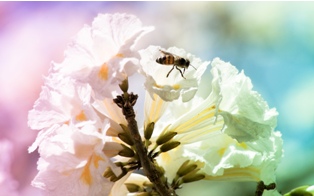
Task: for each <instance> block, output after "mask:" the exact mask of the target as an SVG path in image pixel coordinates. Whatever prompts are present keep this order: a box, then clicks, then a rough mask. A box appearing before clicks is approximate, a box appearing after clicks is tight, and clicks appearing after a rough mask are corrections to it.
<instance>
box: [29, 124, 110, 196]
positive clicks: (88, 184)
mask: <svg viewBox="0 0 314 196" xmlns="http://www.w3.org/2000/svg"><path fill="white" fill-rule="evenodd" d="M104 138H105V137H104V134H102V133H99V132H98V131H97V129H96V127H94V126H93V125H92V124H89V125H85V126H84V127H83V128H81V129H77V128H75V127H73V126H68V125H63V126H61V127H59V128H58V129H57V131H56V134H55V135H54V136H50V137H49V138H45V140H43V141H42V145H41V146H40V148H39V153H40V159H39V161H38V170H39V173H38V174H37V176H36V177H35V179H34V180H33V182H32V185H33V186H35V187H37V188H41V189H43V190H45V193H46V194H48V195H100V194H103V193H104V192H105V191H108V189H109V187H108V186H111V184H112V183H110V182H109V181H108V180H107V179H106V178H104V177H103V172H104V171H105V169H106V167H108V166H109V164H110V162H109V161H108V159H107V157H106V156H105V155H104V154H103V153H102V148H103V146H104V143H105V141H104Z"/></svg>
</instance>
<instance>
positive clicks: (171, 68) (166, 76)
mask: <svg viewBox="0 0 314 196" xmlns="http://www.w3.org/2000/svg"><path fill="white" fill-rule="evenodd" d="M174 67H175V65H174V66H173V67H172V68H171V70H170V71H169V72H168V74H167V76H166V77H167V78H168V76H169V74H170V73H171V72H172V70H173V69H174Z"/></svg>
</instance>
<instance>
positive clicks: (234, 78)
mask: <svg viewBox="0 0 314 196" xmlns="http://www.w3.org/2000/svg"><path fill="white" fill-rule="evenodd" d="M212 74H213V77H214V78H213V93H216V94H217V95H219V96H220V100H219V101H220V104H219V110H220V111H221V112H218V114H221V115H222V116H223V117H224V120H225V123H226V129H225V132H226V133H227V134H230V136H231V137H234V138H235V139H237V140H238V141H239V142H241V141H251V140H254V139H257V138H258V137H268V136H269V135H270V132H271V131H273V129H274V128H275V126H276V124H277V112H276V110H275V109H269V107H268V105H267V103H266V102H265V101H264V100H263V99H262V97H261V96H260V95H259V94H258V93H257V92H255V91H253V90H252V88H253V86H252V83H251V81H250V79H249V78H248V77H246V76H245V75H244V73H243V72H241V73H238V70H237V69H236V68H235V67H234V66H232V65H231V64H230V63H225V62H223V61H221V60H220V59H218V58H216V59H214V61H213V62H212Z"/></svg>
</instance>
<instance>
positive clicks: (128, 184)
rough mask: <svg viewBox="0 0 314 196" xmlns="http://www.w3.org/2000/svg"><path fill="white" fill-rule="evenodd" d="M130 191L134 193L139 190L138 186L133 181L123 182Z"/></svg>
mask: <svg viewBox="0 0 314 196" xmlns="http://www.w3.org/2000/svg"><path fill="white" fill-rule="evenodd" d="M124 185H125V186H126V188H127V189H128V191H129V192H130V193H135V192H138V191H140V186H139V185H137V184H133V183H125V184H124Z"/></svg>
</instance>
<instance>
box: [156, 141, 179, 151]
mask: <svg viewBox="0 0 314 196" xmlns="http://www.w3.org/2000/svg"><path fill="white" fill-rule="evenodd" d="M179 145H180V142H178V141H172V142H168V143H165V144H163V145H162V146H161V147H160V151H161V152H167V151H169V150H172V149H174V148H176V147H177V146H179Z"/></svg>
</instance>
